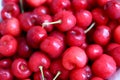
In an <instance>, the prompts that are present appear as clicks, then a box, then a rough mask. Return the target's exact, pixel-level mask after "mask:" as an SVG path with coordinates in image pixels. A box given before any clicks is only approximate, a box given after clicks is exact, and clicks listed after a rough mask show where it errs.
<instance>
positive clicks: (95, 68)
mask: <svg viewBox="0 0 120 80" xmlns="http://www.w3.org/2000/svg"><path fill="white" fill-rule="evenodd" d="M91 69H92V72H93V74H94V75H96V76H98V77H101V78H103V79H107V78H109V77H110V76H111V75H112V74H114V72H115V71H116V63H115V61H114V59H113V58H112V57H111V56H109V55H107V54H103V55H102V56H100V57H99V58H98V59H97V60H95V61H94V63H93V64H92V67H91Z"/></svg>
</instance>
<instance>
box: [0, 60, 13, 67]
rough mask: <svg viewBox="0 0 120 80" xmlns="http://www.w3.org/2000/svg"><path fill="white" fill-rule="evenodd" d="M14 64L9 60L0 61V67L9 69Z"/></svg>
mask: <svg viewBox="0 0 120 80" xmlns="http://www.w3.org/2000/svg"><path fill="white" fill-rule="evenodd" d="M11 64H12V60H11V59H9V58H6V59H2V60H0V67H1V68H7V69H9V68H10V66H11Z"/></svg>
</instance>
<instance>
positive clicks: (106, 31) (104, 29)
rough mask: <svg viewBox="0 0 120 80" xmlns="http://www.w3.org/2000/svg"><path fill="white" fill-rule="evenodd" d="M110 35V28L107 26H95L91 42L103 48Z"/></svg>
mask: <svg viewBox="0 0 120 80" xmlns="http://www.w3.org/2000/svg"><path fill="white" fill-rule="evenodd" d="M110 33H111V32H110V28H109V27H108V26H105V25H100V26H97V27H96V29H95V31H94V33H93V40H94V42H95V43H97V44H99V45H101V46H105V45H107V44H108V42H109V41H110V37H111V34H110ZM98 36H99V37H98Z"/></svg>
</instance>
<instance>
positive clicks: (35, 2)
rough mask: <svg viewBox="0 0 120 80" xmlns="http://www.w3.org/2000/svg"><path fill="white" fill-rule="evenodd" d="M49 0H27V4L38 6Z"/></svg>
mask: <svg viewBox="0 0 120 80" xmlns="http://www.w3.org/2000/svg"><path fill="white" fill-rule="evenodd" d="M46 1H47V0H26V2H27V4H29V5H31V6H32V7H38V6H41V5H42V4H44V3H45V2H46Z"/></svg>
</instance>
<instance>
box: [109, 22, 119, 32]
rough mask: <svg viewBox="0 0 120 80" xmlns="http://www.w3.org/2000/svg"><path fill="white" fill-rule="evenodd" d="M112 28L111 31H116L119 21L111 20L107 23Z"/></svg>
mask: <svg viewBox="0 0 120 80" xmlns="http://www.w3.org/2000/svg"><path fill="white" fill-rule="evenodd" d="M107 25H108V26H109V27H110V29H111V32H114V29H115V28H116V27H117V26H118V25H119V24H118V22H117V21H116V20H110V21H109V22H108V24H107Z"/></svg>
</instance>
